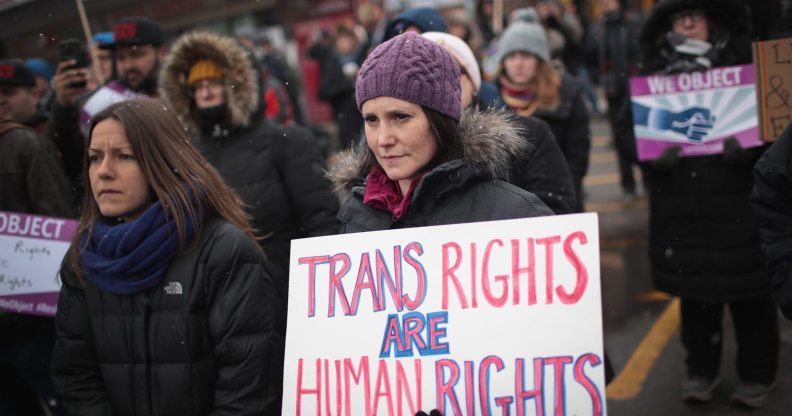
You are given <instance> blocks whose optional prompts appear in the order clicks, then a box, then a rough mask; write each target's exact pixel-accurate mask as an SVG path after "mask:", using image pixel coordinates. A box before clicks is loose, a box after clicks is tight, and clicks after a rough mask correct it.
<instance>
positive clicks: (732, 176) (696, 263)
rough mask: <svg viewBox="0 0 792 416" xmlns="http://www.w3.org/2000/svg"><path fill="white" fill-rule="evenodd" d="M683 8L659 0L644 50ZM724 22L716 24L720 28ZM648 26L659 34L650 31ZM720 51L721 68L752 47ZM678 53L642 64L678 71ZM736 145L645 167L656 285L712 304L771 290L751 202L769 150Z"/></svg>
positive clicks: (711, 8)
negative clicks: (757, 170)
mask: <svg viewBox="0 0 792 416" xmlns="http://www.w3.org/2000/svg"><path fill="white" fill-rule="evenodd" d="M735 3H736V4H735ZM698 4H700V5H701V7H708V9H707V14H708V16H714V17H716V18H721V17H723V16H729V19H730V21H731V20H734V21H739V12H740V10H743V9H744V5H742V4H741V3H740V2H735V1H732V0H728V1H723V2H721V1H713V0H706V1H701V2H700V3H698ZM686 5H689V2H688V0H667V1H665V2H663V3H661V4H658V6H657V8H656V13H655V14H653V15H652V16H650V17H649V19H648V21H647V24H646V26H645V27H644V31H643V32H642V34H641V40H642V42H643V43H642V49H643V50H645V51H647V50H657V48H658V47H659V46H658V44H657V42H660V40H661V39H664V36H665V33H666V32H667V31H668V30H669V28H670V20H669V19H670V17H669V16H670V13H672V12H673V11H677V10H680V8H682V7H686ZM731 6H734V7H735V8H732V9H730V7H731ZM658 13H660V14H658ZM723 18H725V17H723ZM720 22H721V23H717V21H716V23H714V26H713V27H721V26H723V25H722V22H723V21H720ZM735 27H741V26H735ZM650 29H654V30H656V31H657V32H655V33H652V32H648V30H650ZM739 38H740V37H739V36H734V37H733V40H736V39H739ZM721 52H722V54H721V55H719V56H718V57H713V59H715V61H714V62H718V63H719V65H732V64H740V63H745V62H746V59H748V60H750V48H749V47H748V46H747V45H743V44H740V43H736V42H730V43H727V44H725V45H723V46H722V50H721ZM674 56H675V55H674V54H661V53H658V54H655V55H654V56H653V57H652V59H651V60H650V62H647V63H645V68H647V69H651V70H654V71H656V72H674V71H669V70H670V69H671V68H678V67H679V65H678V63H676V62H674V61H669V60H667V59H668V58H672V57H674ZM738 57H739V58H738ZM738 150H741V152H740V153H741V155H740V157H737V158H734V157H731V156H734V155H732V154H729V155H727V154H724V155H712V156H701V157H683V158H680V159H679V160H678V162H676V163H675V164H673V165H671V166H664V165H658V164H657V163H644V164H643V166H644V168H645V169H644V174H645V175H647V176H648V180H649V196H650V211H649V256H650V262H651V265H652V275H653V278H654V281H655V285H656V287H657V288H658V289H659V290H663V291H666V292H669V293H672V294H674V295H677V296H681V297H686V298H690V299H695V300H699V301H707V302H723V301H730V300H738V299H747V298H755V297H757V296H761V295H765V294H768V293H769V292H770V284H769V279H768V278H767V275H766V273H765V271H764V265H763V257H762V253H761V249H760V246H759V244H760V243H759V230H758V226H759V224H758V222H757V220H756V217H755V216H754V213H753V212H752V211H751V207H750V205H749V202H748V199H749V196H750V193H751V188H752V187H753V176H752V167H753V165H754V163H755V162H756V161H757V160H758V159H759V157H760V155H761V153H762V151H763V150H764V148H761V147H760V148H753V149H747V150H742V149H738Z"/></svg>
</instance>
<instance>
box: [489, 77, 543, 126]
mask: <svg viewBox="0 0 792 416" xmlns="http://www.w3.org/2000/svg"><path fill="white" fill-rule="evenodd" d="M498 82H499V83H500V85H501V96H502V98H503V102H505V103H506V106H507V107H509V109H510V110H511V111H512V112H514V113H517V114H519V115H521V116H523V117H530V116H531V115H532V114H533V113H534V111H536V109H537V108H538V107H539V101H538V100H537V99H536V93H535V92H534V91H533V89H532V88H531V87H528V86H524V85H520V84H515V83H513V82H511V81H509V79H508V78H506V76H505V75H501V76H500V77H499V79H498Z"/></svg>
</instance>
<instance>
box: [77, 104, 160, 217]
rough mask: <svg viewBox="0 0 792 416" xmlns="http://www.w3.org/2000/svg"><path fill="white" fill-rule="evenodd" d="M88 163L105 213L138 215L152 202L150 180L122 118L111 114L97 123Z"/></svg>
mask: <svg viewBox="0 0 792 416" xmlns="http://www.w3.org/2000/svg"><path fill="white" fill-rule="evenodd" d="M88 163H89V164H88V178H89V179H90V181H91V192H92V193H93V197H94V199H95V200H96V204H97V205H98V206H99V212H101V213H102V215H103V216H105V217H117V218H124V219H127V220H130V219H135V218H137V217H139V216H140V215H141V214H142V213H143V212H144V211H145V210H146V208H148V206H149V205H151V199H150V196H149V183H148V181H147V180H146V178H145V176H143V171H142V170H141V169H140V164H138V161H137V158H136V157H135V154H134V152H133V151H132V146H130V144H129V140H128V139H127V136H126V132H125V131H124V127H123V126H122V125H121V123H120V122H118V121H117V120H114V119H111V118H108V119H106V120H103V121H101V122H99V124H97V125H96V127H94V129H93V132H92V134H91V142H90V145H89V148H88Z"/></svg>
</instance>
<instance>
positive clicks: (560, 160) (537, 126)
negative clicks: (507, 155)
mask: <svg viewBox="0 0 792 416" xmlns="http://www.w3.org/2000/svg"><path fill="white" fill-rule="evenodd" d="M514 119H515V122H516V123H517V124H518V125H519V126H520V127H521V129H520V131H521V135H522V136H523V138H524V139H525V140H528V142H529V143H530V144H531V145H532V146H533V149H531V150H529V151H528V152H527V153H526V154H525V155H524V156H523V157H517V158H513V159H512V162H511V169H510V171H509V182H511V183H513V184H515V185H517V186H519V187H520V188H522V189H525V190H526V191H528V192H531V193H533V194H535V195H536V196H538V197H539V199H541V200H542V202H544V203H545V204H546V205H547V207H548V208H550V209H552V210H553V212H554V213H556V214H558V215H561V214H571V213H573V212H575V211H576V210H577V208H578V206H579V204H578V200H577V196H576V195H575V186H574V184H573V182H572V174H571V173H569V166H567V163H566V160H564V154H563V153H562V152H561V149H560V148H559V147H558V143H557V141H556V139H555V137H553V132H552V131H551V130H550V127H549V126H548V125H547V123H545V122H544V121H542V120H540V119H538V118H535V117H521V116H514Z"/></svg>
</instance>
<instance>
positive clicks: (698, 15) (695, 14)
mask: <svg viewBox="0 0 792 416" xmlns="http://www.w3.org/2000/svg"><path fill="white" fill-rule="evenodd" d="M688 18H689V19H690V21H691V22H692V23H698V22H700V21H701V20H704V18H705V15H704V11H703V10H683V11H681V12H679V13H674V14H673V15H672V16H671V23H672V24H675V25H680V24H682V23H684V22H685V21H686V20H687V19H688Z"/></svg>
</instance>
